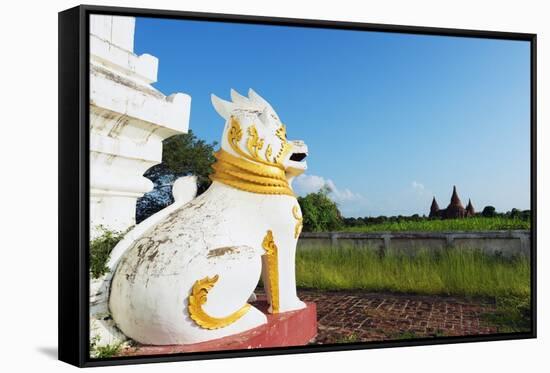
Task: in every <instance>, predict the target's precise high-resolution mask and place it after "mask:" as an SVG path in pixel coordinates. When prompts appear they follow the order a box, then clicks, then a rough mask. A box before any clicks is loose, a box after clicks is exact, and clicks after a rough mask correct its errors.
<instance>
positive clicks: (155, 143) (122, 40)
mask: <svg viewBox="0 0 550 373" xmlns="http://www.w3.org/2000/svg"><path fill="white" fill-rule="evenodd" d="M134 27H135V18H133V17H119V16H103V15H91V16H90V220H91V221H90V227H91V229H92V231H91V234H92V237H94V236H96V235H97V234H98V233H100V231H98V230H97V228H98V226H100V225H101V226H103V227H105V228H106V229H109V230H114V231H124V230H126V229H127V228H128V227H130V226H132V225H134V224H135V208H136V207H135V206H136V200H137V198H139V197H141V196H143V194H145V193H147V192H148V191H150V190H152V188H153V183H152V182H151V181H150V180H148V179H147V178H145V177H143V173H144V172H145V171H146V170H147V169H149V168H150V167H152V166H154V165H156V164H158V163H160V162H161V160H162V140H164V139H165V138H167V137H170V136H173V135H176V134H181V133H186V132H187V130H188V125H189V113H190V107H191V98H190V97H189V96H188V95H185V94H182V93H176V94H172V95H170V96H165V95H164V94H162V93H161V92H159V91H158V90H156V89H155V88H154V87H153V86H151V84H152V83H154V82H156V80H157V68H158V59H157V58H156V57H153V56H151V55H149V54H142V55H140V56H138V55H136V54H135V53H134V52H133V50H134Z"/></svg>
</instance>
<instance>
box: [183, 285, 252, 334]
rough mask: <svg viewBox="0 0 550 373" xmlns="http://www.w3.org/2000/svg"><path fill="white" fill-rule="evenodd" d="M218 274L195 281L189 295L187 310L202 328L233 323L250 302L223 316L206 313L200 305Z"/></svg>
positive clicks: (202, 303) (244, 311)
mask: <svg viewBox="0 0 550 373" xmlns="http://www.w3.org/2000/svg"><path fill="white" fill-rule="evenodd" d="M218 279H219V276H218V275H215V276H214V277H208V276H207V277H205V278H203V279H201V280H197V281H195V284H194V285H193V289H192V290H191V295H189V298H188V301H189V304H188V307H187V309H188V311H189V316H190V317H191V319H192V320H193V321H195V323H196V324H197V325H199V326H200V327H201V328H204V329H220V328H224V327H226V326H228V325H231V324H233V323H234V322H235V321H237V320H238V319H240V318H241V317H242V316H243V315H244V314H246V313H247V312H248V310H249V309H250V304H248V303H246V304H245V305H244V306H242V307H241V308H240V309H238V310H237V311H235V312H233V313H232V314H230V315H228V316H225V317H214V316H210V315H209V314H207V313H206V311H205V310H204V309H203V308H202V306H203V305H204V304H205V303H206V301H207V298H208V292H209V291H210V290H211V289H212V288H213V287H214V285H215V284H216V282H217V281H218Z"/></svg>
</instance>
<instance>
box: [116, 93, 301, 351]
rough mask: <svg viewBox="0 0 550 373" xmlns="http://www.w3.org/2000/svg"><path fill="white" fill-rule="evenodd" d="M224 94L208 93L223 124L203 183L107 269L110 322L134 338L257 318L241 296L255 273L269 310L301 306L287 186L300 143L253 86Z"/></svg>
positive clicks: (223, 327)
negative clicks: (227, 98) (206, 184)
mask: <svg viewBox="0 0 550 373" xmlns="http://www.w3.org/2000/svg"><path fill="white" fill-rule="evenodd" d="M231 98H232V102H228V101H224V100H221V99H219V98H218V97H216V96H214V95H212V104H213V105H214V108H215V109H216V111H217V112H218V113H219V114H220V115H221V116H222V117H223V118H224V119H225V121H226V122H225V127H224V130H223V135H222V141H221V149H220V150H219V151H218V152H216V153H215V157H216V162H215V164H214V165H213V169H214V172H213V174H212V175H211V179H212V181H213V182H212V185H211V186H210V188H209V189H208V190H207V191H206V192H205V193H203V194H202V195H200V196H199V197H197V198H195V199H193V200H192V201H190V202H189V203H187V204H185V205H183V206H182V207H180V208H177V209H175V210H174V211H172V212H171V213H169V214H168V215H167V216H166V217H164V218H163V219H162V220H160V222H158V223H157V224H155V225H154V226H153V227H152V228H150V229H149V230H148V231H146V232H145V233H144V234H143V235H141V237H139V239H137V240H136V241H135V242H133V243H132V244H131V246H130V247H129V248H128V250H127V251H125V253H124V255H123V256H122V258H121V260H120V262H119V264H118V266H117V268H116V271H115V273H114V276H113V280H112V285H111V292H110V298H109V307H110V310H111V313H112V316H113V319H114V320H115V322H116V324H117V326H118V327H119V328H120V329H121V330H122V332H124V334H126V335H127V336H129V337H130V338H133V339H134V340H136V341H138V342H141V343H144V344H153V345H167V344H191V343H198V342H203V341H208V340H213V339H217V338H221V337H225V336H229V335H233V334H237V333H241V332H244V331H247V330H249V329H252V328H255V327H257V326H260V325H262V324H264V323H266V320H267V318H266V315H265V314H264V313H262V312H261V311H259V310H258V309H256V308H254V307H253V306H251V305H250V304H248V303H247V301H248V299H249V297H250V296H251V294H253V291H254V289H255V288H256V285H257V284H258V281H259V279H260V275H261V276H262V279H263V283H264V287H265V289H266V294H267V298H268V301H269V304H270V307H269V312H271V313H279V312H287V311H292V310H298V309H301V308H304V307H305V304H304V303H303V302H302V301H300V300H299V299H298V297H297V295H296V279H295V263H294V260H295V253H296V242H297V239H298V236H299V235H300V232H301V229H302V215H301V211H300V207H299V205H298V202H297V200H296V197H295V196H294V193H293V191H292V187H291V183H292V179H293V178H294V177H296V176H297V175H299V174H301V173H303V172H304V171H305V169H306V167H307V166H306V162H305V161H304V158H305V157H306V155H307V147H306V145H305V144H304V143H303V142H302V141H289V140H287V137H286V127H285V125H284V124H283V123H282V122H281V120H280V119H279V116H278V115H277V114H276V113H275V111H274V110H273V108H272V107H271V105H270V104H269V103H268V102H267V101H265V100H264V99H263V98H262V97H260V96H259V95H258V94H257V93H255V92H254V91H253V90H252V89H251V90H249V93H248V97H245V96H241V95H240V94H238V93H237V92H235V91H234V90H231Z"/></svg>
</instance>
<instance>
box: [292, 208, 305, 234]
mask: <svg viewBox="0 0 550 373" xmlns="http://www.w3.org/2000/svg"><path fill="white" fill-rule="evenodd" d="M292 216H294V219H296V226H295V227H294V238H298V237H299V236H300V233H302V227H303V226H304V217H303V216H302V214H301V213H300V207H299V206H298V205H295V206H294V207H293V208H292Z"/></svg>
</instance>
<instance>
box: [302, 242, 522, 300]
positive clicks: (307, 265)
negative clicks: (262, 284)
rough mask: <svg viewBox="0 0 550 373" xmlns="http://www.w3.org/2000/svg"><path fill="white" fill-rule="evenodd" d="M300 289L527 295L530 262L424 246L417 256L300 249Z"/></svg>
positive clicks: (344, 250) (468, 294)
mask: <svg viewBox="0 0 550 373" xmlns="http://www.w3.org/2000/svg"><path fill="white" fill-rule="evenodd" d="M296 278H297V284H298V286H299V287H303V288H315V289H323V290H343V289H345V290H350V289H362V290H368V291H392V292H400V293H416V294H446V295H464V296H509V295H510V296H525V295H528V294H529V289H530V288H529V286H530V266H529V259H528V258H527V257H524V256H519V257H515V258H512V259H509V258H504V257H501V256H494V255H488V254H484V253H482V252H481V251H477V250H466V249H464V250H460V249H448V250H441V251H428V250H420V251H419V252H418V253H417V254H415V255H414V256H410V255H406V254H402V253H399V252H394V251H388V252H386V253H385V254H384V255H380V254H379V252H378V251H377V250H373V249H368V248H364V249H359V248H353V247H346V246H342V247H337V248H332V247H329V246H327V247H319V248H311V249H299V250H298V251H297V254H296Z"/></svg>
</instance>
